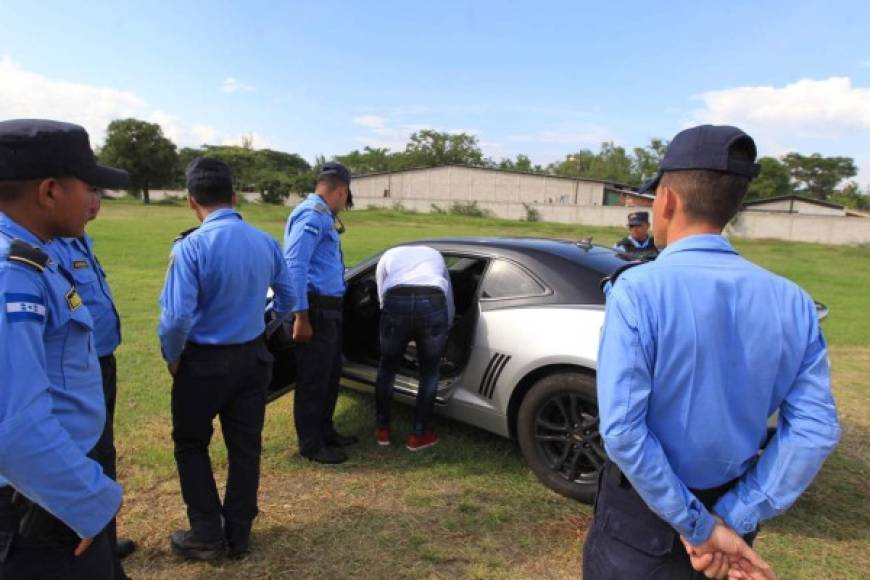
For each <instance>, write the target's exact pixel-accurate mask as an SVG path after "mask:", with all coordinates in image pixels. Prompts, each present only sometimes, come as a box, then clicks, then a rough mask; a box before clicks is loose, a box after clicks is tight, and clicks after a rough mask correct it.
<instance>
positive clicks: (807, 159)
mask: <svg viewBox="0 0 870 580" xmlns="http://www.w3.org/2000/svg"><path fill="white" fill-rule="evenodd" d="M782 161H783V163H784V164H785V166H786V167H787V168H788V171H789V174H790V175H791V180H792V183H793V184H794V186H795V191H796V192H797V193H800V194H803V195H807V196H810V197H815V198H817V199H828V198H830V197H831V196H832V195H833V194H834V192H835V191H836V190H837V186H838V185H839V184H840V183H841V182H842V181H844V180H846V179H851V178H853V177H855V176H856V175H857V174H858V168H857V167H856V166H855V161H854V160H853V159H852V158H851V157H823V156H821V155H819V154H818V153H813V154H812V155H801V154H800V153H789V154H788V155H786V156H784V157H783V158H782Z"/></svg>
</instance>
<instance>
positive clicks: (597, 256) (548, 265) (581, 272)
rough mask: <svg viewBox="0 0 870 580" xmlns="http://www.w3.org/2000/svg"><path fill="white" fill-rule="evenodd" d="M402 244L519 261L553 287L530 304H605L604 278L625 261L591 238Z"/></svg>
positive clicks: (472, 239) (443, 240) (477, 239)
mask: <svg viewBox="0 0 870 580" xmlns="http://www.w3.org/2000/svg"><path fill="white" fill-rule="evenodd" d="M400 245H425V246H430V247H432V248H435V249H437V250H439V251H441V252H446V253H449V252H451V251H454V252H474V253H479V254H483V255H487V256H492V257H496V258H507V259H510V260H514V261H516V262H519V263H520V264H522V265H523V266H525V267H526V269H528V270H529V271H530V272H532V273H533V274H534V275H536V276H537V277H539V278H540V279H542V280H543V281H544V282H545V283H546V284H547V286H548V287H549V288H550V289H551V290H552V292H551V293H550V294H548V295H547V296H545V297H536V298H530V299H528V300H524V301H523V302H524V303H528V304H529V305H531V304H542V303H550V304H604V294H603V293H602V292H601V288H600V283H601V279H602V278H604V277H605V276H609V275H610V274H612V273H613V272H615V271H616V270H617V269H619V268H620V267H622V266H624V265H625V264H626V262H630V261H633V259H632V258H630V257H628V256H626V255H625V254H620V253H619V252H617V251H615V250H613V249H612V248H607V247H604V246H598V245H595V244H592V243H590V242H588V241H574V240H560V239H553V238H522V237H467V238H465V237H454V238H437V239H429V240H415V241H413V242H408V243H406V244H400Z"/></svg>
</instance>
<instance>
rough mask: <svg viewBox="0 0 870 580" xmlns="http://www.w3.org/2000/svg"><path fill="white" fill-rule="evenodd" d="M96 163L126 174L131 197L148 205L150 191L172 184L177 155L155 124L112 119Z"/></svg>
mask: <svg viewBox="0 0 870 580" xmlns="http://www.w3.org/2000/svg"><path fill="white" fill-rule="evenodd" d="M100 162H101V163H104V164H106V165H111V166H114V167H119V168H121V169H125V170H126V171H127V172H129V173H130V191H131V192H132V193H133V194H134V195H135V194H138V193H139V192H141V193H142V201H143V202H144V203H150V202H151V198H150V196H149V191H150V190H151V189H153V188H155V187H163V186H170V185H171V184H172V182H173V181H174V178H175V175H176V168H177V166H178V153H177V152H176V150H175V144H174V143H173V142H172V141H170V140H169V139H167V138H166V137H164V136H163V130H162V129H161V128H160V125H158V124H157V123H148V122H146V121H140V120H139V119H116V120H114V121H112V122H111V123H109V127H108V129H107V130H106V142H105V144H104V145H103V148H102V149H101V150H100Z"/></svg>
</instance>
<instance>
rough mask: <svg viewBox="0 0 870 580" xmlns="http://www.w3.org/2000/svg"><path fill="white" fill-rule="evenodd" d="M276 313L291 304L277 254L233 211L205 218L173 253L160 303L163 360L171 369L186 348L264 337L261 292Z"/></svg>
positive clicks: (273, 244) (267, 238)
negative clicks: (272, 293)
mask: <svg viewBox="0 0 870 580" xmlns="http://www.w3.org/2000/svg"><path fill="white" fill-rule="evenodd" d="M270 286H271V287H272V289H273V290H274V291H275V311H276V313H279V314H280V313H286V312H289V310H290V305H291V303H292V302H293V295H292V292H293V288H292V285H291V283H290V277H289V272H288V270H287V266H286V264H285V263H284V259H283V257H282V255H281V247H280V246H279V245H278V242H276V241H275V240H274V239H273V238H272V237H270V236H269V235H268V234H266V233H265V232H262V231H260V230H258V229H257V228H255V227H253V226H250V225H248V224H246V223H245V222H244V221H242V216H241V215H239V213H238V212H237V211H235V210H233V209H229V208H224V209H218V210H216V211H213V212H212V213H210V214H209V215H208V216H207V217H206V218H205V220H204V221H203V223H202V226H201V227H199V228H198V229H197V230H196V231H195V232H193V233H192V234H190V235H188V236H187V237H185V238H183V239H181V240H179V241H177V242H176V243H175V245H174V246H173V248H172V254H171V256H170V263H169V270H168V271H167V273H166V282H165V283H164V285H163V293H162V294H161V295H160V307H161V312H160V324H159V327H158V330H157V332H158V334H159V336H160V346H161V348H162V351H163V358H165V359H166V360H167V361H168V362H175V361H177V360H178V359H179V358H180V357H181V351H182V350H183V349H184V345H185V343H186V342H188V341H190V342H196V343H199V344H241V343H244V342H248V341H251V340H253V339H255V338H256V337H257V336H259V335H261V334H263V331H264V330H265V322H264V319H263V316H264V311H265V306H266V292H267V290H268V289H269V287H270Z"/></svg>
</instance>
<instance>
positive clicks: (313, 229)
mask: <svg viewBox="0 0 870 580" xmlns="http://www.w3.org/2000/svg"><path fill="white" fill-rule="evenodd" d="M304 230H305V231H306V232H308V233H309V234H314V235H315V236H319V235H320V228H318V227H317V226H313V225H311V224H305V227H304Z"/></svg>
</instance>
